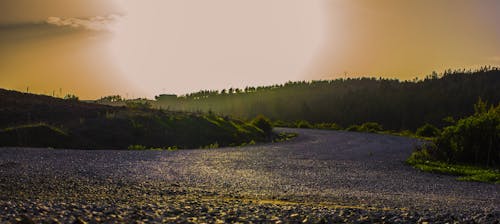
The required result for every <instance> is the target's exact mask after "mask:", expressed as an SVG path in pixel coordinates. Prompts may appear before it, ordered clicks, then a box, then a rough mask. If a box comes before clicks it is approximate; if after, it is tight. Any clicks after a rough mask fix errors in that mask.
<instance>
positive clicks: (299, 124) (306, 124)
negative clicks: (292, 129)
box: [297, 120, 313, 128]
mask: <svg viewBox="0 0 500 224" xmlns="http://www.w3.org/2000/svg"><path fill="white" fill-rule="evenodd" d="M297 128H313V126H312V125H311V124H309V122H307V121H303V120H302V121H299V122H297Z"/></svg>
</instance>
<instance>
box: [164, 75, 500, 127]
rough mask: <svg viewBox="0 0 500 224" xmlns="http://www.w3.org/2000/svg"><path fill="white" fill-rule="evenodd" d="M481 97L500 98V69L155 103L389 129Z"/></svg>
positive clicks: (435, 119) (465, 110)
mask: <svg viewBox="0 0 500 224" xmlns="http://www.w3.org/2000/svg"><path fill="white" fill-rule="evenodd" d="M479 98H481V99H483V100H484V101H487V102H490V103H493V104H497V103H498V102H500V70H499V69H498V68H484V69H481V70H477V71H465V70H459V71H447V72H445V73H443V74H441V75H438V74H435V73H434V74H433V75H430V76H428V77H427V78H426V79H424V80H420V81H399V80H395V79H376V78H355V79H352V78H347V79H337V80H328V81H312V82H289V83H286V84H284V85H274V86H267V87H256V88H254V87H247V88H245V89H243V90H241V89H229V90H222V91H200V92H197V93H193V94H189V95H186V96H182V97H175V96H172V95H160V96H158V97H157V100H156V101H155V102H154V105H155V106H158V107H162V108H164V109H167V108H168V109H170V110H187V111H212V112H214V113H218V114H227V115H231V116H237V117H240V118H253V117H255V116H256V115H258V114H262V115H265V116H267V117H269V118H271V119H273V120H282V121H289V122H291V121H298V120H306V121H309V122H311V123H320V122H335V123H337V124H340V125H342V126H344V127H346V126H349V125H353V124H360V123H363V122H378V123H380V124H382V125H383V126H384V128H386V129H393V130H402V129H413V130H414V129H415V128H417V127H419V126H421V125H423V124H425V123H431V124H434V125H438V126H440V125H443V124H444V121H443V118H445V117H449V116H451V117H454V118H459V117H464V116H466V115H469V114H471V113H473V109H474V108H473V104H474V103H475V102H477V101H478V99H479Z"/></svg>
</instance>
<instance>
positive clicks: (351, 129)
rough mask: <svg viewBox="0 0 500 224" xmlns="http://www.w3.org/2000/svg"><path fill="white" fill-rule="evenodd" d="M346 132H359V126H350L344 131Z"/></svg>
mask: <svg viewBox="0 0 500 224" xmlns="http://www.w3.org/2000/svg"><path fill="white" fill-rule="evenodd" d="M345 130H346V131H361V126H359V125H351V126H349V127H347V128H346V129H345Z"/></svg>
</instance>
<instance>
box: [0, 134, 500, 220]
mask: <svg viewBox="0 0 500 224" xmlns="http://www.w3.org/2000/svg"><path fill="white" fill-rule="evenodd" d="M280 130H281V131H283V130H284V131H289V132H297V133H299V137H297V138H295V139H293V140H291V141H289V142H285V143H274V144H263V145H256V146H251V147H243V148H222V149H207V150H178V151H119V150H104V151H91V150H54V149H26V148H0V222H2V223H4V222H6V223H10V222H12V223H16V222H22V223H31V222H35V223H37V222H49V223H58V222H61V223H86V222H89V223H96V222H108V223H110V222H130V221H134V222H139V223H140V222H180V223H188V222H192V223H203V222H206V223H231V222H253V223H262V222H265V223H280V222H283V223H339V222H340V223H341V222H349V223H374V222H379V223H408V222H410V223H425V222H431V223H446V222H448V223H453V222H459V223H474V222H477V223H499V220H500V185H495V184H486V183H475V182H460V181H457V180H455V179H454V177H452V176H445V175H437V174H429V173H422V172H419V171H417V170H415V169H413V168H411V167H409V166H407V165H405V164H404V160H405V159H406V158H407V157H408V156H409V154H410V152H411V150H412V148H413V147H414V146H415V145H417V144H420V143H419V142H418V141H417V140H413V139H408V138H404V137H397V136H389V135H378V134H366V133H354V132H342V131H320V130H303V129H280Z"/></svg>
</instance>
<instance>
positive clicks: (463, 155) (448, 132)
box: [436, 100, 500, 167]
mask: <svg viewBox="0 0 500 224" xmlns="http://www.w3.org/2000/svg"><path fill="white" fill-rule="evenodd" d="M486 108H487V106H486V104H485V103H484V102H482V101H481V100H480V101H479V102H478V103H477V104H476V105H475V110H476V113H475V114H474V115H472V116H469V117H466V118H463V119H460V120H458V121H457V122H456V123H455V124H454V125H451V126H448V127H445V128H444V129H443V131H442V133H441V135H440V136H439V137H438V138H437V139H436V146H437V148H439V153H438V155H437V159H440V160H445V161H448V162H458V163H470V164H475V165H481V166H496V167H500V105H499V106H497V107H490V109H486Z"/></svg>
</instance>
